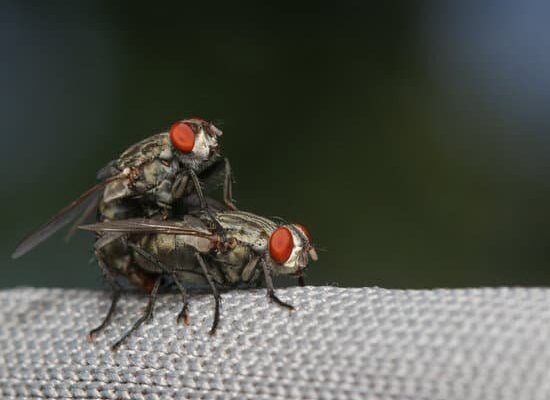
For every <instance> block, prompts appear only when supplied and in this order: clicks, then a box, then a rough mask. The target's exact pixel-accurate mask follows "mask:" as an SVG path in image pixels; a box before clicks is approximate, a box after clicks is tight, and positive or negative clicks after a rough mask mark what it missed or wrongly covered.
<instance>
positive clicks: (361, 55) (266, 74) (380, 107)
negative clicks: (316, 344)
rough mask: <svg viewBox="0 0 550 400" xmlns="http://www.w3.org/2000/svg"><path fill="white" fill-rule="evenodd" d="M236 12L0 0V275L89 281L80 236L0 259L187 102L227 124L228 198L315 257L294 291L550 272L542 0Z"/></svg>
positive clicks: (529, 280)
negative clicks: (298, 231)
mask: <svg viewBox="0 0 550 400" xmlns="http://www.w3.org/2000/svg"><path fill="white" fill-rule="evenodd" d="M198 3H203V5H199V4H198ZM302 4H303V5H302ZM235 7H236V6H235V5H234V4H232V3H231V2H226V3H225V4H215V3H210V2H209V3H206V2H189V3H186V2H181V3H180V6H179V8H178V9H175V8H168V7H166V6H165V5H162V4H160V3H158V4H157V3H154V2H153V3H151V2H148V3H147V4H146V5H143V6H140V5H139V3H138V2H132V3H127V4H125V5H120V4H119V5H114V2H113V4H110V3H107V2H106V3H95V2H84V1H82V2H66V3H64V2H48V4H47V5H46V4H42V3H41V2H34V3H33V2H27V3H25V4H24V5H23V4H18V3H17V2H11V3H10V2H7V3H6V2H3V3H2V6H1V8H0V10H1V11H0V44H1V48H0V55H1V57H2V62H1V63H0V84H1V86H0V87H1V92H0V93H1V94H0V132H1V137H2V145H1V148H2V157H1V163H2V164H1V166H0V167H1V168H0V173H1V181H2V189H1V190H2V196H1V202H2V203H1V205H2V210H3V218H2V230H1V233H0V235H1V237H0V239H1V240H0V249H1V253H0V254H1V255H2V257H3V262H2V263H1V266H2V274H1V277H2V278H1V279H0V286H4V287H9V286H14V285H34V286H45V285H46V286H81V287H84V286H86V287H89V286H94V287H97V286H99V285H100V284H101V280H100V279H99V273H98V271H97V268H96V266H95V263H93V262H92V263H88V261H89V260H90V258H91V251H90V246H91V241H92V238H91V235H89V234H86V233H81V234H80V235H79V236H78V237H77V238H75V239H74V240H73V241H71V242H70V243H69V244H65V243H63V241H62V235H57V236H55V237H54V238H53V239H50V240H49V241H48V242H47V243H45V244H43V245H41V246H40V247H38V248H37V249H35V250H34V251H33V252H32V253H30V254H28V255H27V256H25V257H24V258H22V259H20V260H16V261H13V260H11V259H10V258H9V254H10V253H11V251H12V250H13V248H14V247H15V245H16V243H17V241H18V240H19V239H20V238H21V237H22V236H23V235H24V234H26V233H27V232H28V231H29V230H31V229H32V228H34V227H35V226H36V225H38V224H39V223H41V222H43V221H44V220H46V219H47V218H48V217H49V216H50V215H52V214H53V213H54V212H55V211H57V210H58V209H60V208H61V207H62V206H64V205H65V204H66V203H68V202H69V201H71V200H72V199H74V198H75V197H76V196H77V195H78V194H80V193H81V192H83V191H84V190H85V189H86V188H88V187H89V186H90V185H92V184H93V183H94V175H95V171H96V170H97V169H98V168H99V167H101V166H103V165H104V164H105V163H106V162H107V161H109V160H110V159H111V158H113V157H115V156H116V155H117V154H118V153H119V152H120V151H122V150H123V149H124V148H125V147H127V146H128V145H130V144H131V143H133V142H136V141H138V140H140V139H142V138H144V137H146V136H149V135H151V134H153V133H156V132H159V131H161V130H163V129H165V128H166V127H168V126H169V125H170V124H171V122H172V121H174V120H176V119H179V118H183V117H186V116H192V115H199V116H202V117H205V118H208V119H212V120H214V121H216V122H218V125H219V126H220V127H221V128H222V129H223V130H224V133H225V134H224V136H223V138H222V139H223V141H222V146H223V151H224V153H225V155H227V156H228V157H230V159H231V161H232V165H233V167H234V170H235V173H236V177H237V183H236V186H235V197H236V198H237V200H238V201H239V205H240V207H241V208H244V209H247V210H251V211H254V212H257V213H259V214H262V215H280V216H284V217H286V218H288V219H291V220H295V221H299V222H302V223H304V224H306V225H307V226H308V227H309V228H310V230H311V231H312V233H313V235H314V238H315V240H316V242H317V243H318V246H319V247H321V248H322V249H325V250H326V251H324V252H320V257H321V259H320V261H319V262H318V263H317V264H313V265H312V267H311V269H310V273H309V281H310V282H311V283H314V284H325V283H337V284H340V285H343V286H344V285H345V286H350V285H351V286H365V285H380V286H386V287H434V286H452V287H455V286H479V285H501V284H506V285H548V284H550V249H549V246H548V244H549V243H550V234H549V228H550V207H549V203H550V179H549V175H550V169H549V167H550V157H549V155H548V154H549V150H550V113H549V111H548V110H547V105H548V104H550V51H549V49H550V24H548V17H547V16H548V15H549V11H550V6H549V5H545V4H543V2H534V1H533V2H531V1H526V2H507V1H499V2H491V1H465V2H453V1H449V2H434V3H430V2H403V3H402V4H398V5H395V6H393V5H392V6H390V5H379V4H378V5H376V6H375V5H373V4H369V3H367V2H356V3H355V4H353V3H343V2H337V3H333V4H331V5H330V6H328V5H327V6H321V5H319V4H317V3H315V2H310V3H307V4H305V3H300V4H299V3H297V2H292V3H287V4H285V3H281V2H278V5H277V6H263V5H261V4H259V3H249V4H247V5H242V6H240V7H239V8H235Z"/></svg>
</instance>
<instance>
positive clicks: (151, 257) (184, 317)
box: [127, 242, 189, 325]
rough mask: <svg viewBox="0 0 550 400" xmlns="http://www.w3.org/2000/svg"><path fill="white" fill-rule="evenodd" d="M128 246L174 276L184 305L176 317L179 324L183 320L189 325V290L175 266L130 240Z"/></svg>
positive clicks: (173, 278)
mask: <svg viewBox="0 0 550 400" xmlns="http://www.w3.org/2000/svg"><path fill="white" fill-rule="evenodd" d="M127 244H128V247H131V248H132V249H133V250H134V251H135V252H136V253H138V254H139V255H140V256H142V257H143V258H145V259H146V260H147V261H149V262H150V263H152V264H154V265H155V266H157V267H158V268H159V269H160V270H162V271H163V272H165V273H166V274H169V275H170V276H171V277H172V280H173V281H174V283H175V285H176V286H177V287H178V290H179V292H180V294H181V299H182V303H183V306H182V308H181V311H180V313H179V314H178V317H177V319H176V322H177V323H178V324H179V323H180V322H183V323H184V324H185V325H189V315H188V313H187V311H188V308H189V296H188V294H187V290H185V287H184V286H183V285H182V283H181V282H180V280H179V279H178V276H177V274H176V271H175V270H174V269H173V268H170V267H168V266H167V265H166V264H164V263H163V262H162V261H160V260H159V259H158V257H157V256H155V255H154V254H151V253H149V252H148V251H146V250H144V249H142V248H141V247H139V246H137V245H135V244H134V243H130V242H128V243H127Z"/></svg>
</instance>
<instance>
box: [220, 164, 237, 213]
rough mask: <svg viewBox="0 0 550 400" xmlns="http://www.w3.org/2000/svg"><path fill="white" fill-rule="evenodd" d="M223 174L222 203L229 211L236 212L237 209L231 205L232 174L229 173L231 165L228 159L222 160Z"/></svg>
mask: <svg viewBox="0 0 550 400" xmlns="http://www.w3.org/2000/svg"><path fill="white" fill-rule="evenodd" d="M224 163H225V174H224V179H223V202H224V203H225V205H226V206H227V208H229V209H230V210H233V211H235V210H237V207H236V206H235V204H234V203H233V172H232V171H231V164H229V159H228V158H224Z"/></svg>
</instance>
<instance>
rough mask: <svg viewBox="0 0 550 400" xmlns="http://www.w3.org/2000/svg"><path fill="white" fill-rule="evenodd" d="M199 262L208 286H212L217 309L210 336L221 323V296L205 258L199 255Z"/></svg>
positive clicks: (197, 256) (215, 309) (197, 255)
mask: <svg viewBox="0 0 550 400" xmlns="http://www.w3.org/2000/svg"><path fill="white" fill-rule="evenodd" d="M195 257H196V258H197V261H198V262H199V264H200V266H201V269H202V272H203V274H204V276H205V278H206V280H207V281H208V284H209V285H210V288H211V289H212V294H213V295H214V301H215V308H214V321H213V322H212V328H210V334H211V335H213V334H215V333H216V329H217V328H218V323H219V321H220V300H221V296H220V293H219V292H218V288H217V287H216V284H215V283H214V280H213V279H212V277H211V276H210V272H209V271H208V265H207V264H206V261H204V258H203V257H202V256H201V255H200V254H199V253H197V254H196V256H195Z"/></svg>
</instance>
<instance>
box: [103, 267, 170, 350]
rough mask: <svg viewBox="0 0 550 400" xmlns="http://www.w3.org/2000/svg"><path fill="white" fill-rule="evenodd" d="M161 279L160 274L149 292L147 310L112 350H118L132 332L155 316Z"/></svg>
mask: <svg viewBox="0 0 550 400" xmlns="http://www.w3.org/2000/svg"><path fill="white" fill-rule="evenodd" d="M161 280H162V276H159V277H158V278H157V279H156V281H155V284H154V286H153V288H152V289H151V293H149V302H148V303H147V308H146V309H145V312H144V313H143V315H142V316H141V317H139V319H138V320H137V321H136V322H134V325H133V326H132V327H131V328H130V329H129V330H128V331H126V333H125V334H124V335H122V337H121V338H120V339H118V341H117V342H116V343H115V344H113V345H112V346H111V350H113V351H116V350H118V348H119V347H120V345H121V344H122V343H124V341H125V340H126V339H128V337H129V336H130V335H131V334H132V333H134V332H135V331H136V330H137V329H138V328H139V327H140V326H141V325H142V324H143V323H144V322H146V321H148V320H150V319H151V318H153V311H154V308H155V303H156V301H157V294H158V291H159V288H160V282H161Z"/></svg>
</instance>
